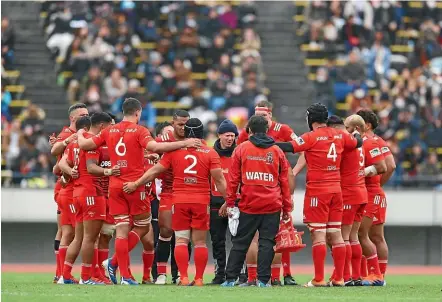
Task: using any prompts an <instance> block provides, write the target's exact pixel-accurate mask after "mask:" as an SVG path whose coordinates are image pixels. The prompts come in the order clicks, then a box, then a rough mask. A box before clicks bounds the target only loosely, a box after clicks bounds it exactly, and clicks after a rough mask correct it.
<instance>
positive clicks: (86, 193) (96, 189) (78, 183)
mask: <svg viewBox="0 0 442 302" xmlns="http://www.w3.org/2000/svg"><path fill="white" fill-rule="evenodd" d="M93 136H94V135H93V134H90V133H88V132H86V133H84V137H85V138H89V137H93ZM76 148H78V150H79V155H78V175H79V177H78V178H77V179H76V180H75V182H74V197H94V196H103V192H102V191H101V188H100V184H99V177H97V176H93V175H92V174H89V172H88V171H87V158H88V156H89V157H90V156H91V155H92V154H94V155H96V159H97V161H98V158H99V154H98V151H96V150H94V151H85V150H80V148H79V146H78V144H77V146H76ZM74 156H75V152H70V153H69V155H68V159H69V161H71V162H74Z"/></svg>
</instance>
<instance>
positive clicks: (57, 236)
mask: <svg viewBox="0 0 442 302" xmlns="http://www.w3.org/2000/svg"><path fill="white" fill-rule="evenodd" d="M60 219H61V211H60V209H59V208H58V209H57V233H56V234H55V240H54V254H55V276H54V280H53V282H54V283H57V281H58V279H59V278H60V276H61V271H62V268H61V267H60V257H59V254H58V250H59V248H60V240H61V223H60Z"/></svg>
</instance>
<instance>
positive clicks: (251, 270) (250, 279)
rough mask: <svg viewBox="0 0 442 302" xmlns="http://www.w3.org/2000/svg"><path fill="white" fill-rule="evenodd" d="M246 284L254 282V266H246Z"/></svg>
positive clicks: (255, 273) (255, 272)
mask: <svg viewBox="0 0 442 302" xmlns="http://www.w3.org/2000/svg"><path fill="white" fill-rule="evenodd" d="M247 275H248V280H247V281H248V282H253V281H256V276H257V269H256V264H247Z"/></svg>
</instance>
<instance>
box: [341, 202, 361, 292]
mask: <svg viewBox="0 0 442 302" xmlns="http://www.w3.org/2000/svg"><path fill="white" fill-rule="evenodd" d="M356 208H357V205H350V204H345V205H344V211H343V215H342V226H341V232H342V239H344V243H345V249H346V253H345V265H344V282H345V285H346V286H347V285H352V284H353V282H352V279H351V259H352V249H351V245H350V233H351V230H352V228H353V222H354V216H355V210H356Z"/></svg>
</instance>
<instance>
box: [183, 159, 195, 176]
mask: <svg viewBox="0 0 442 302" xmlns="http://www.w3.org/2000/svg"><path fill="white" fill-rule="evenodd" d="M188 158H190V159H191V160H192V163H191V164H190V166H188V167H187V168H186V169H184V173H187V174H196V171H195V170H192V168H193V167H195V166H196V163H197V159H196V157H195V156H194V155H186V156H184V159H188Z"/></svg>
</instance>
